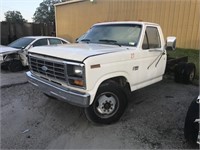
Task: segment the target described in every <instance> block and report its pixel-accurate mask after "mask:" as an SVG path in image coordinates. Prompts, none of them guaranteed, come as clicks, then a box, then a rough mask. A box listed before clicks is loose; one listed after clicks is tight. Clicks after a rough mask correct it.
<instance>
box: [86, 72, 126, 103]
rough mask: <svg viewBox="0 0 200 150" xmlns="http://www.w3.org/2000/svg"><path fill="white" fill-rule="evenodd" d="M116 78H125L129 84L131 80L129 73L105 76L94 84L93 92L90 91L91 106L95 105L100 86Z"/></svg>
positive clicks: (115, 73) (114, 73)
mask: <svg viewBox="0 0 200 150" xmlns="http://www.w3.org/2000/svg"><path fill="white" fill-rule="evenodd" d="M116 77H124V78H125V79H126V80H127V82H128V81H129V80H130V77H129V76H128V73H126V72H113V73H108V74H105V75H103V76H101V77H100V78H99V79H98V80H97V82H96V83H95V84H94V86H93V88H92V90H91V91H89V92H88V93H89V94H90V96H91V97H90V105H91V104H92V103H93V101H94V98H95V95H96V93H97V90H98V88H99V86H100V85H101V84H102V83H103V82H104V81H106V80H109V79H112V78H116Z"/></svg>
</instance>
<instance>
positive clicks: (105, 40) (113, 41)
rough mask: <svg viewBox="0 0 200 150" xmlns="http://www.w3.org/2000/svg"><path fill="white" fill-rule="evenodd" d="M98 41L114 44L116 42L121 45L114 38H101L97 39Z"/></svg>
mask: <svg viewBox="0 0 200 150" xmlns="http://www.w3.org/2000/svg"><path fill="white" fill-rule="evenodd" d="M99 42H105V43H114V44H116V45H119V46H121V45H120V44H119V43H117V41H115V40H109V39H101V40H99Z"/></svg>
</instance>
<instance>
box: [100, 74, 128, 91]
mask: <svg viewBox="0 0 200 150" xmlns="http://www.w3.org/2000/svg"><path fill="white" fill-rule="evenodd" d="M109 82H114V83H117V84H118V85H120V86H121V87H123V88H126V89H128V90H129V91H131V90H130V84H129V83H128V82H127V79H126V78H125V77H123V76H119V77H114V78H110V79H107V80H105V81H103V82H102V83H101V85H102V84H106V83H109Z"/></svg>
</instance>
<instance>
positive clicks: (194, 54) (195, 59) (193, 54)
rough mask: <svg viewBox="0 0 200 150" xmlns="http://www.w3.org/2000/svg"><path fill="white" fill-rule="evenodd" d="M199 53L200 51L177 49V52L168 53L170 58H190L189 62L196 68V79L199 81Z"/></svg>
mask: <svg viewBox="0 0 200 150" xmlns="http://www.w3.org/2000/svg"><path fill="white" fill-rule="evenodd" d="M199 52H200V50H193V49H182V48H176V50H175V51H168V54H169V56H170V57H174V58H178V57H183V56H188V62H192V63H194V64H195V66H196V77H195V78H196V79H199Z"/></svg>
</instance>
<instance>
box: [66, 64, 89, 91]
mask: <svg viewBox="0 0 200 150" xmlns="http://www.w3.org/2000/svg"><path fill="white" fill-rule="evenodd" d="M67 76H68V83H69V84H70V85H74V86H79V87H84V86H85V77H84V65H74V64H68V65H67Z"/></svg>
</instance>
